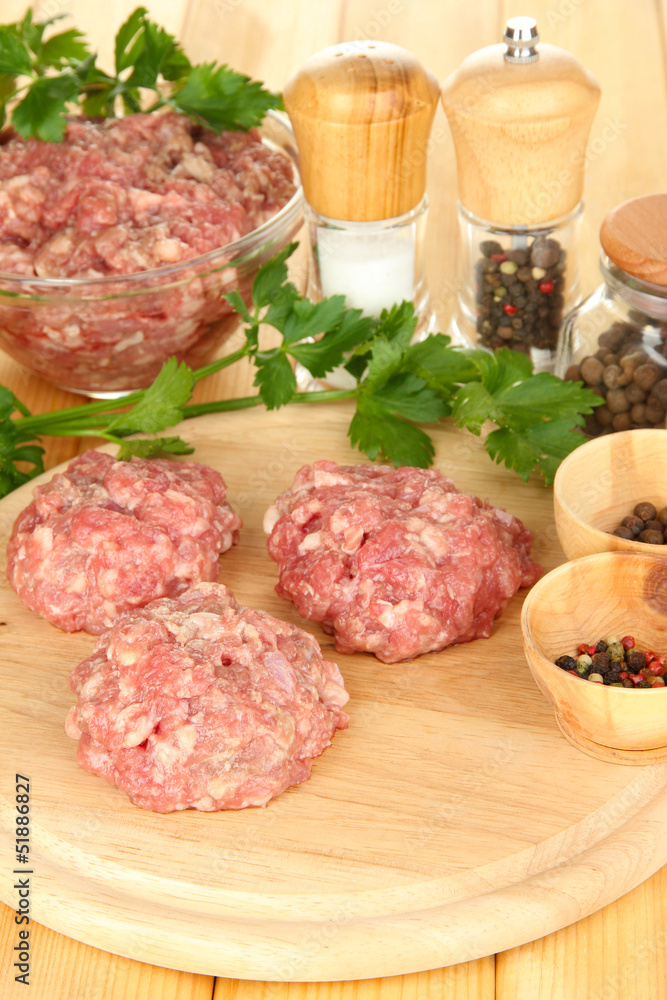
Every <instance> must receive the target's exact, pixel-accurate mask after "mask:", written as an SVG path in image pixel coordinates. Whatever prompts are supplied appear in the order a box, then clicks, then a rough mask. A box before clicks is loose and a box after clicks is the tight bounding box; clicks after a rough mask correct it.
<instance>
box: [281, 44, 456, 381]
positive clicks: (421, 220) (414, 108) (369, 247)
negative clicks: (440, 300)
mask: <svg viewBox="0 0 667 1000" xmlns="http://www.w3.org/2000/svg"><path fill="white" fill-rule="evenodd" d="M283 96H284V101H285V108H286V110H287V112H288V114H289V117H290V120H291V122H292V127H293V129H294V134H295V137H296V142H297V146H298V149H299V169H300V174H301V180H302V183H303V190H304V195H305V198H306V202H307V205H306V218H307V222H308V228H309V244H310V256H309V278H308V294H309V296H310V297H311V298H312V299H315V300H317V299H318V298H321V297H322V296H329V295H334V294H342V295H345V297H346V302H347V305H349V306H352V307H354V308H357V309H361V310H362V311H363V312H364V314H365V315H368V316H379V314H380V312H381V311H382V309H388V308H390V307H391V306H392V305H393V304H394V303H395V302H401V301H402V300H403V299H407V300H412V301H413V302H414V305H415V311H416V313H417V315H418V332H420V333H421V334H422V335H424V334H425V333H428V332H432V331H433V329H434V328H435V316H434V313H433V309H432V306H431V303H430V298H429V294H428V287H427V283H426V276H425V270H424V230H425V225H426V214H427V205H428V202H427V198H426V195H425V190H426V160H427V147H428V140H429V134H430V130H431V124H432V121H433V116H434V114H435V109H436V106H437V103H438V96H439V86H438V82H437V80H436V78H435V77H434V76H433V75H432V74H431V73H429V72H427V71H426V70H425V69H424V68H423V67H422V66H421V64H420V63H419V61H418V60H417V59H416V58H415V56H413V55H412V54H411V53H410V52H408V51H407V50H406V49H403V48H401V47H400V46H398V45H391V44H389V43H387V42H381V41H355V42H345V43H341V44H339V45H332V46H330V47H329V48H326V49H323V50H322V51H321V52H318V53H317V54H316V55H314V56H312V57H311V58H310V59H308V60H307V62H306V63H305V64H304V65H303V66H302V67H301V69H300V70H299V71H298V72H297V73H296V75H295V76H293V77H292V78H291V80H289V81H288V83H287V85H286V87H285V89H284V95H283ZM328 381H331V380H330V379H329V380H328Z"/></svg>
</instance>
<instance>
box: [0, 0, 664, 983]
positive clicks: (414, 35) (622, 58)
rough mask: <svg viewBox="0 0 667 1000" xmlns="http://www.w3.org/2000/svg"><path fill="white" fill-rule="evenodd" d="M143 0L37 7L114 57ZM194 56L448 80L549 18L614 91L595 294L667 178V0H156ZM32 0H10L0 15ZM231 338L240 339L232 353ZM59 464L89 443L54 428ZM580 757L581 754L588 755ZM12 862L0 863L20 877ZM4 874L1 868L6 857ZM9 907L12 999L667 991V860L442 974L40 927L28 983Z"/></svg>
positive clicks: (3, 370)
mask: <svg viewBox="0 0 667 1000" xmlns="http://www.w3.org/2000/svg"><path fill="white" fill-rule="evenodd" d="M135 6H136V2H135V0H104V3H103V4H101V3H91V2H90V0H44V2H43V3H37V4H36V8H37V14H38V15H41V16H42V17H45V16H53V15H54V14H60V13H70V14H72V17H73V21H72V22H70V23H71V24H76V25H77V26H78V27H79V28H81V29H82V30H84V31H85V32H86V33H87V34H88V37H89V39H90V41H91V43H92V45H93V46H94V47H95V48H97V49H98V51H99V53H100V60H99V62H100V64H101V65H102V66H105V65H111V52H112V40H113V35H114V34H115V31H116V29H117V27H118V25H119V24H120V23H121V22H122V20H124V18H125V17H126V16H127V15H128V14H129V13H130V12H131V11H132V10H133V9H134V7H135ZM146 6H147V7H148V9H149V10H150V11H151V13H152V14H153V16H154V17H155V19H156V20H157V21H158V22H159V23H161V24H163V25H164V26H165V27H166V28H167V29H169V30H170V31H172V32H173V33H175V34H176V35H177V36H178V37H179V38H180V40H181V42H182V44H183V46H184V48H185V50H186V52H187V53H188V55H189V56H190V58H191V59H192V60H194V61H201V60H212V59H216V60H219V61H222V62H228V63H230V65H232V66H233V67H234V68H235V69H238V70H242V71H244V72H246V73H249V74H250V75H252V76H255V77H259V78H261V79H263V80H265V81H266V82H267V83H268V84H269V85H270V86H271V87H273V88H275V89H280V88H281V87H282V86H283V85H284V83H285V81H286V80H287V78H288V77H289V76H290V75H291V73H293V72H294V71H295V70H296V69H297V68H298V67H299V66H300V65H301V63H302V62H303V61H304V60H305V59H306V58H307V57H308V56H309V55H311V54H312V53H313V52H315V51H317V50H318V49H320V48H323V47H324V46H326V45H331V44H333V43H335V42H338V41H341V40H347V39H355V38H380V39H384V40H386V41H389V42H395V43H398V44H401V45H404V46H406V47H407V48H409V49H411V50H412V51H413V52H414V53H415V54H416V55H417V57H418V58H419V59H420V60H421V61H422V62H423V63H424V64H425V65H426V66H427V67H428V68H429V69H430V70H431V71H432V72H433V73H435V74H436V76H437V77H438V78H439V79H441V80H442V79H444V77H445V76H447V75H448V74H449V73H450V72H452V71H453V70H454V69H455V68H456V67H457V66H458V64H459V63H460V62H461V60H462V59H463V58H464V57H465V56H467V55H468V54H469V53H470V52H472V51H473V50H475V49H477V48H480V47H482V46H484V45H489V44H493V43H495V42H498V41H499V40H500V38H501V36H502V30H503V26H504V22H505V19H506V18H507V17H510V16H512V15H515V14H517V13H521V14H530V15H532V16H534V17H536V18H537V21H538V27H539V30H540V33H541V36H542V38H543V39H544V40H545V41H548V42H551V43H554V44H556V45H561V46H563V47H564V48H566V49H568V50H570V51H571V52H572V53H574V55H575V56H577V57H578V58H579V59H580V60H581V61H582V63H583V64H584V65H585V66H586V67H587V68H588V69H589V70H591V71H592V72H593V73H594V74H595V75H596V76H597V78H598V80H599V81H600V84H601V86H602V101H601V105H600V109H599V111H598V114H597V116H596V119H595V121H594V123H593V128H592V133H591V141H590V143H589V153H588V162H587V180H586V189H585V202H586V213H585V217H584V223H583V229H582V243H581V272H582V283H583V291H584V293H588V292H589V291H591V290H592V289H593V288H594V287H595V285H596V284H597V283H598V271H597V256H598V239H597V234H598V230H599V227H600V223H601V221H602V218H603V216H604V215H605V213H606V212H607V211H608V210H609V209H610V208H612V207H613V206H614V205H616V204H618V203H619V202H621V201H624V200H625V199H627V198H631V197H634V196H636V195H640V194H645V193H648V192H654V191H660V190H664V189H665V182H664V177H665V163H667V85H666V84H667V62H666V60H667V56H666V52H667V45H666V41H665V33H666V32H667V0H634V2H633V4H632V5H630V4H629V3H621V0H530V2H529V3H526V4H524V5H523V7H522V8H521V9H518V10H517V9H516V6H515V5H514V4H510V3H508V2H506V0H146ZM24 9H25V3H24V0H2V5H1V12H2V18H1V20H2V21H3V22H5V21H8V20H12V19H16V18H18V17H20V16H22V14H23V12H24ZM428 194H429V198H430V203H431V209H430V217H429V230H428V238H427V260H428V274H429V282H430V288H431V292H432V295H433V297H434V300H435V303H436V308H437V312H438V316H439V320H440V324H441V327H442V328H443V329H444V327H445V325H446V323H447V320H448V317H449V315H450V313H451V310H452V308H453V304H454V297H455V283H456V255H457V247H458V232H457V221H456V172H455V164H454V154H453V146H452V141H451V136H450V134H449V130H448V126H447V122H446V119H445V116H444V113H443V111H442V108H441V107H440V108H439V109H438V112H437V115H436V119H435V123H434V126H433V132H432V150H431V155H430V160H429V181H428ZM234 346H235V344H234V343H233V342H232V343H231V344H230V347H229V349H230V350H231V349H232V348H233V347H234ZM250 381H251V380H250V377H249V370H248V369H247V368H242V367H241V366H239V365H236V366H233V367H232V368H231V369H229V370H227V371H226V372H223V373H221V374H219V375H218V376H215V377H213V378H211V379H209V380H207V381H205V382H204V383H203V384H202V383H200V384H199V385H198V387H197V396H196V398H197V399H198V400H205V399H212V398H216V397H220V396H225V395H226V396H234V395H244V394H246V393H248V392H249V391H250ZM0 382H2V383H4V384H5V385H8V386H9V387H10V388H12V389H13V390H14V391H15V392H16V393H17V395H19V397H20V398H22V399H23V400H24V402H25V403H26V404H27V405H28V406H29V407H30V408H31V409H33V410H35V411H44V410H48V409H55V408H57V407H61V406H66V405H69V404H74V403H75V402H77V399H76V397H74V396H71V395H68V394H67V393H64V392H61V391H59V390H57V389H54V388H53V387H51V386H49V385H48V384H47V383H45V382H43V381H41V380H40V379H38V378H37V377H33V376H30V375H28V374H27V373H25V372H24V371H23V370H22V369H20V367H19V366H18V365H17V364H15V363H14V362H12V361H11V360H10V359H9V358H7V357H5V356H4V355H2V354H1V352H0ZM45 444H46V445H47V453H46V459H47V467H48V466H52V465H55V464H57V463H58V462H62V461H64V460H66V459H68V458H70V457H71V456H73V455H74V454H76V453H77V452H78V451H80V450H83V448H82V447H81V446H80V444H79V442H77V441H75V440H68V439H56V440H50V441H49V440H47V441H46V442H45ZM582 766H583V767H585V766H586V760H585V758H583V757H582ZM8 866H9V863H8V861H7V859H3V861H2V868H0V875H1V876H2V877H3V878H6V877H8V874H7V870H8ZM3 868H4V869H5V871H3V870H2V869H3ZM13 918H14V911H13V910H10V909H9V908H8V907H4V906H2V907H0V983H1V987H0V994H1V995H2V997H3V998H6V1000H14V998H18V997H29V998H30V1000H133V998H135V997H142V998H143V997H146V998H150V1000H211V998H212V1000H250V998H253V1000H254V998H257V1000H262V998H271V1000H352V998H354V1000H399V998H400V1000H413V998H415V1000H416V998H419V1000H422V998H426V1000H431V998H432V1000H445V998H446V1000H491V998H495V1000H517V998H520V1000H538V998H539V1000H616V998H628V1000H663V998H665V997H667V869H663V870H662V871H659V872H658V873H657V874H656V875H654V876H653V878H651V879H649V880H648V881H647V882H645V883H644V884H643V885H641V886H639V887H638V888H637V889H635V890H634V891H632V892H631V893H629V894H628V895H627V896H624V897H622V898H621V899H620V900H618V901H617V902H616V903H614V904H612V905H610V906H607V907H606V908H604V909H602V910H600V911H598V912H597V913H595V914H593V915H592V916H590V917H588V918H586V919H583V920H581V921H579V922H578V923H575V924H573V925H571V926H570V927H568V928H566V929H564V930H562V931H559V932H557V933H555V934H552V935H550V936H549V937H546V938H541V939H540V940H537V941H535V942H533V943H532V944H528V945H525V946H523V947H520V948H516V949H513V950H512V951H509V952H504V953H502V954H498V955H495V956H493V955H491V956H489V957H487V958H484V959H480V960H479V961H474V962H469V963H466V964H462V965H458V966H453V967H450V968H446V969H442V970H436V971H432V972H425V973H418V974H414V975H407V976H398V977H392V978H387V979H375V980H364V981H361V982H355V983H351V982H347V983H314V984H288V983H267V984H263V983H258V982H247V981H237V980H225V979H218V980H213V979H212V978H210V977H208V976H199V975H193V974H189V973H182V972H174V971H171V970H167V969H160V968H155V967H151V966H148V965H144V964H141V963H138V962H133V961H131V960H130V959H127V958H119V957H117V956H114V955H110V954H107V953H105V952H101V951H97V950H95V949H93V948H90V947H87V946H85V945H81V944H78V943H77V942H75V941H72V940H70V939H68V938H65V937H63V936H61V935H59V934H56V933H54V932H52V931H50V930H47V929H45V928H42V927H37V926H34V927H33V933H32V935H31V939H30V941H31V951H32V953H33V954H32V960H31V976H30V979H31V982H30V986H29V988H28V989H27V990H26V989H25V987H24V986H22V985H21V984H17V983H15V982H14V979H13V977H14V974H15V973H14V971H13V970H12V968H11V965H12V962H13V961H14V960H15V959H14V958H13V957H12V956H13V951H12V949H13V947H14V945H15V944H16V940H17V938H16V932H17V927H16V925H15V923H14V919H13Z"/></svg>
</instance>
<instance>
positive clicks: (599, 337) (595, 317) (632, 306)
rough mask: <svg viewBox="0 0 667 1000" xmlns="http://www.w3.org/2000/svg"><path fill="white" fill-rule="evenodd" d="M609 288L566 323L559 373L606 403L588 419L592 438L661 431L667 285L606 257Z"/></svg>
mask: <svg viewBox="0 0 667 1000" xmlns="http://www.w3.org/2000/svg"><path fill="white" fill-rule="evenodd" d="M600 269H601V271H602V276H603V278H604V284H602V285H600V287H599V288H598V289H596V291H595V292H593V294H592V295H589V297H588V298H587V299H586V300H585V301H584V302H583V303H582V304H581V305H580V306H579V307H578V308H576V309H574V310H573V311H572V312H571V313H570V314H569V315H568V316H567V317H566V319H565V322H564V324H563V328H562V330H561V334H560V337H559V344H558V352H557V359H556V374H557V375H559V376H560V377H561V378H565V379H570V380H574V381H582V382H584V384H585V385H586V386H587V387H588V388H589V389H592V390H593V391H594V392H596V393H597V394H598V395H599V396H602V397H603V399H604V400H605V402H604V404H603V405H602V406H599V407H597V408H596V410H595V413H594V414H591V415H589V416H587V417H586V428H585V429H586V433H587V434H588V435H589V436H590V437H598V436H599V435H601V434H609V433H610V432H612V431H625V430H635V429H637V428H640V427H664V426H665V411H666V409H667V287H666V286H664V285H654V284H652V283H650V282H647V281H643V280H642V279H640V278H637V277H635V276H633V275H631V274H629V273H628V272H627V271H624V270H622V269H621V268H620V267H618V266H617V265H616V264H614V263H613V261H612V260H610V258H609V257H608V256H607V255H606V254H605V253H603V254H602V256H601V260H600Z"/></svg>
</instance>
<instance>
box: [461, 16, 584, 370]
mask: <svg viewBox="0 0 667 1000" xmlns="http://www.w3.org/2000/svg"><path fill="white" fill-rule="evenodd" d="M538 43H539V44H538ZM599 98H600V88H599V86H598V84H597V81H596V80H595V78H594V77H593V76H592V75H591V74H590V73H589V72H588V71H587V70H585V69H584V68H583V67H582V66H581V65H580V63H579V62H578V61H577V60H576V59H575V58H574V57H573V56H572V55H571V54H570V53H568V52H566V51H565V50H564V49H561V48H558V47H556V46H554V45H547V44H545V43H540V42H539V35H538V32H537V25H536V22H535V20H534V19H533V18H530V17H514V18H510V20H509V21H508V22H507V26H506V29H505V34H504V37H503V42H502V43H500V44H497V45H491V46H489V47H488V48H484V49H480V50H479V51H477V52H474V53H473V54H472V55H471V56H468V58H467V59H465V60H464V61H463V63H462V64H461V66H460V67H459V69H458V70H456V72H454V73H453V74H452V75H451V76H449V77H448V78H447V79H446V80H445V82H444V84H443V87H442V102H443V105H444V108H445V112H446V114H447V118H448V120H449V124H450V127H451V130H452V134H453V138H454V144H455V148H456V160H457V171H458V190H459V221H460V231H461V277H460V282H459V292H458V304H457V310H456V313H455V315H454V318H453V319H452V322H451V325H450V328H449V331H448V332H449V334H450V336H451V337H452V339H453V340H454V342H456V343H462V344H464V345H466V346H478V347H485V348H487V349H489V350H497V349H498V348H499V347H502V346H505V347H511V348H513V349H514V350H520V351H523V352H525V353H529V354H530V355H531V357H532V359H533V363H534V366H535V369H536V370H538V371H541V370H542V371H543V370H546V371H550V370H552V369H553V365H554V361H555V353H556V343H557V337H558V329H559V327H560V324H561V320H562V317H563V314H564V312H565V311H567V310H568V309H569V308H571V307H572V306H574V305H575V304H576V302H577V301H578V299H579V273H578V263H577V253H576V243H577V239H578V228H579V222H580V219H581V216H582V212H583V203H582V192H583V185H584V167H585V162H586V143H587V141H588V135H589V132H590V127H591V124H592V121H593V117H594V115H595V111H596V109H597V105H598V102H599Z"/></svg>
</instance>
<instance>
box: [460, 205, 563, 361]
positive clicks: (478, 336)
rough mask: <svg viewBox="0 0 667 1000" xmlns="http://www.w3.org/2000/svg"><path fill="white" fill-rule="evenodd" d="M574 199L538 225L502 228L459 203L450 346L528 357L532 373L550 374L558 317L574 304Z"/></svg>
mask: <svg viewBox="0 0 667 1000" xmlns="http://www.w3.org/2000/svg"><path fill="white" fill-rule="evenodd" d="M582 214H583V206H582V203H581V202H580V203H579V204H578V205H577V207H576V208H575V209H574V210H573V211H572V212H570V213H568V215H566V216H562V217H561V218H558V219H553V220H551V221H550V222H543V223H540V224H538V225H513V226H502V225H499V224H497V223H494V222H489V221H487V220H485V219H481V218H479V217H477V216H476V215H474V214H473V213H472V212H470V211H468V209H467V208H465V206H464V205H462V204H460V203H459V223H460V231H461V263H460V267H461V274H460V280H459V295H458V309H457V312H456V313H455V315H454V317H453V319H452V321H451V324H450V328H449V330H448V333H449V335H450V337H451V338H452V340H453V342H454V343H457V344H462V345H464V346H466V347H483V348H486V349H487V350H490V351H495V350H497V349H498V348H499V347H509V348H511V349H512V350H515V351H522V352H523V353H525V354H530V356H531V358H532V361H533V365H534V368H535V371H553V369H554V364H555V359H556V347H557V342H558V330H559V328H560V326H561V323H562V319H563V315H564V314H565V313H566V312H567V311H568V310H569V309H571V308H572V307H573V306H574V305H576V303H577V302H578V301H579V295H580V293H579V269H578V265H577V253H576V244H577V241H578V236H579V224H580V221H581V216H582Z"/></svg>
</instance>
